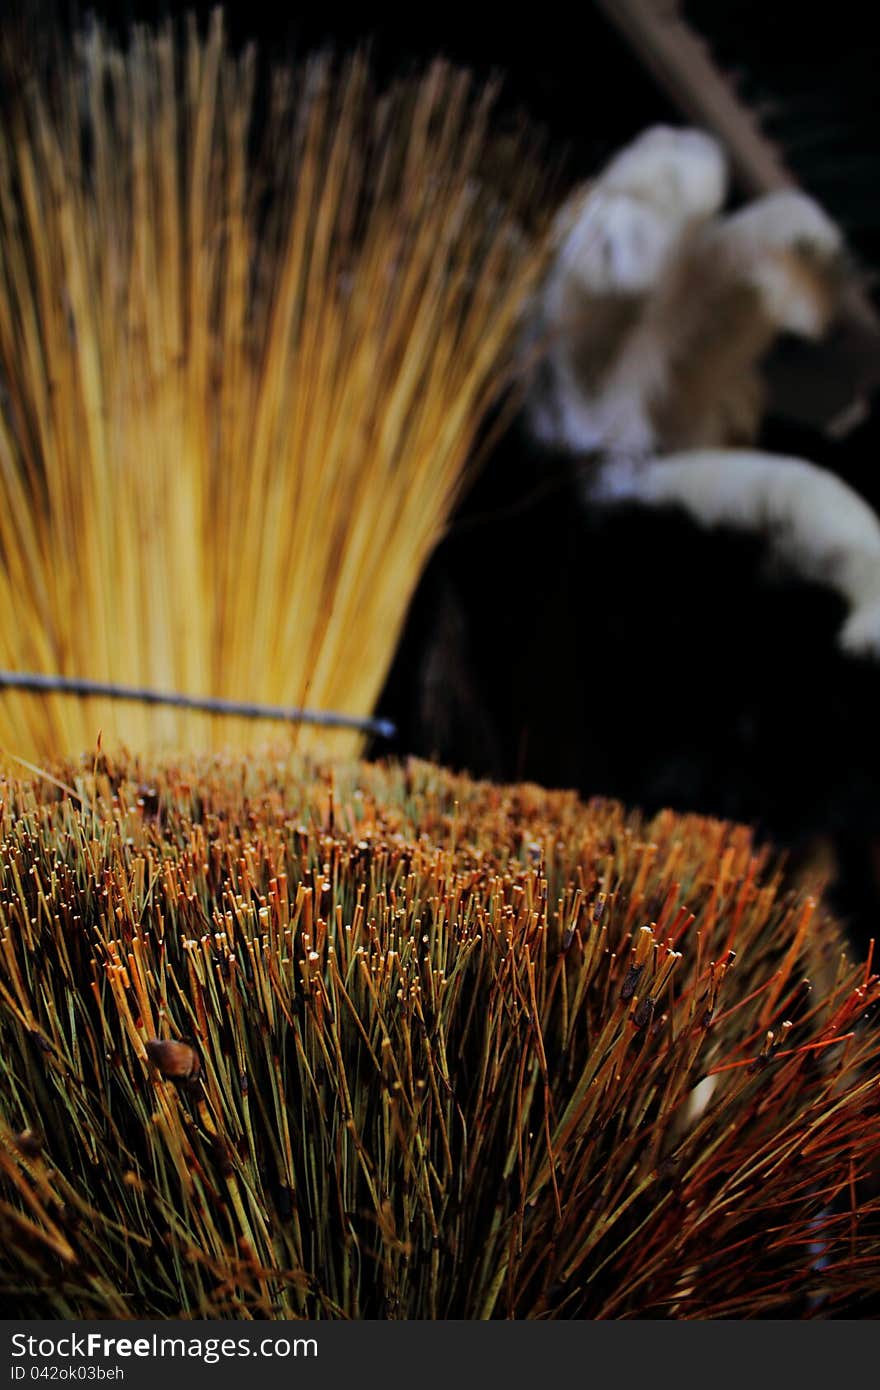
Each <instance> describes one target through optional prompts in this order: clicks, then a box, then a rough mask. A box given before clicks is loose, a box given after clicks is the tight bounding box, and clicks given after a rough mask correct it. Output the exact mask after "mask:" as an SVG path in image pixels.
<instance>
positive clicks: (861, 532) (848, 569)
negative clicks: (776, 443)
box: [589, 449, 880, 657]
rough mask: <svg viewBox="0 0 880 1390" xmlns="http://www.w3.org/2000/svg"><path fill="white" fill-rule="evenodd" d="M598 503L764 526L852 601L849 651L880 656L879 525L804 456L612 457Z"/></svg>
mask: <svg viewBox="0 0 880 1390" xmlns="http://www.w3.org/2000/svg"><path fill="white" fill-rule="evenodd" d="M589 497H590V499H592V500H595V501H605V502H610V501H615V500H616V501H622V500H625V499H632V500H638V501H640V502H644V503H647V504H649V505H651V506H680V507H683V508H684V509H685V510H686V511H687V512H688V513H689V514H690V515H691V516H692V517H693V518H694V519H695V520H696V521H697V522H699V523H700V524H701V525H702V526H706V527H711V526H719V525H726V526H732V527H737V528H741V529H744V530H748V531H757V532H759V533H761V532H765V533H767V534H768V536H769V537H770V539H771V543H772V546H773V550H774V552H775V553H776V554H777V555H778V556H779V558H780V559H781V560H783V561H784V562H785V563H786V564H788V565H789V566H791V568H792V569H793V570H794V571H795V573H797V574H800V575H801V576H802V577H803V578H805V579H810V580H817V581H819V582H820V583H824V584H827V585H829V586H830V587H831V588H833V589H835V590H836V591H837V592H838V593H840V594H841V596H842V597H843V598H844V599H845V600H846V601H847V603H848V604H849V605H850V614H849V617H848V619H847V621H846V623H845V624H844V626H843V628H842V629H841V632H840V637H839V641H840V645H841V646H842V647H843V648H844V650H846V651H849V652H852V653H856V654H865V655H868V654H870V655H873V656H875V657H878V656H880V522H878V519H877V517H876V515H875V513H874V512H873V511H872V510H871V508H870V507H869V506H868V505H867V503H865V502H864V501H863V500H862V499H861V497H859V496H858V494H857V493H855V492H854V491H853V490H852V488H850V487H848V486H847V485H846V483H843V482H841V480H840V479H839V478H836V477H834V475H833V474H832V473H828V472H827V471H826V470H825V469H822V468H818V467H816V465H815V464H812V463H807V462H805V461H804V460H803V459H796V458H785V457H780V456H777V455H775V454H766V453H760V452H758V451H756V450H749V449H701V450H694V451H692V452H687V453H681V454H670V455H669V456H668V457H666V458H661V459H656V460H652V461H651V462H649V463H645V464H642V465H632V464H628V463H624V462H615V461H611V462H609V463H607V464H606V465H605V467H604V468H603V469H602V470H601V471H600V473H599V475H598V479H597V481H596V482H595V483H594V484H593V486H592V487H591V489H590V492H589Z"/></svg>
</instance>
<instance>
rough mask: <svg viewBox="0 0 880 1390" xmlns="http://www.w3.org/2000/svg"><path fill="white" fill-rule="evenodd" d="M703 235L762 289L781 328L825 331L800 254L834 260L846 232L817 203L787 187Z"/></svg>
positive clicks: (809, 334)
mask: <svg viewBox="0 0 880 1390" xmlns="http://www.w3.org/2000/svg"><path fill="white" fill-rule="evenodd" d="M705 235H706V236H707V238H708V239H709V241H710V243H713V242H714V243H715V244H717V247H718V250H719V253H720V254H721V255H723V256H725V257H727V258H730V259H731V260H732V262H733V265H735V267H736V269H737V270H738V271H739V274H740V275H741V277H742V279H743V280H744V281H747V282H750V283H751V284H753V285H754V286H755V288H756V289H757V290H759V291H760V294H761V300H762V303H763V305H764V310H765V312H766V313H767V315H768V317H769V318H770V320H771V322H773V323H775V324H776V325H777V326H778V328H779V329H780V330H785V331H788V332H789V333H796V334H798V335H799V336H800V337H803V338H818V337H819V336H820V335H821V333H822V332H823V331H824V329H825V327H826V320H825V315H824V314H823V312H822V309H821V306H820V304H819V302H818V301H817V298H816V295H815V293H810V292H809V289H808V288H807V287H805V286H804V285H803V284H802V283H800V282H799V280H798V275H797V265H798V259H799V258H808V259H810V260H812V261H814V262H817V263H820V264H822V263H824V264H826V265H830V264H831V263H833V262H834V261H835V260H836V259H837V258H838V257H839V256H840V255H841V252H842V250H843V237H842V235H841V232H840V229H839V227H837V226H836V225H835V223H834V222H832V221H831V219H830V218H829V217H828V216H827V215H826V214H825V213H824V212H823V211H822V209H821V208H820V207H819V205H818V203H816V202H814V200H813V199H812V198H809V197H807V195H806V194H805V193H799V192H796V191H795V190H794V189H783V190H781V191H780V192H778V193H770V194H768V195H767V196H766V197H764V198H758V199H756V200H755V202H753V203H749V205H748V206H747V207H745V208H743V209H742V210H741V211H740V212H737V213H734V214H733V215H732V216H730V217H725V218H723V219H721V220H719V221H718V222H717V223H715V225H714V226H712V227H711V228H708V229H707V231H706V233H705ZM786 253H788V254H786Z"/></svg>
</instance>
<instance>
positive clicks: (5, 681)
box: [0, 671, 397, 738]
mask: <svg viewBox="0 0 880 1390" xmlns="http://www.w3.org/2000/svg"><path fill="white" fill-rule="evenodd" d="M3 689H9V690H29V691H33V692H35V693H36V694H44V693H46V692H48V691H54V692H57V693H58V694H61V695H100V696H104V697H105V698H107V699H109V700H135V701H138V702H140V703H141V704H144V705H173V706H174V707H175V708H176V709H192V710H198V711H200V712H202V713H205V714H234V715H236V716H237V717H238V718H240V719H278V720H283V721H284V722H285V723H290V724H319V725H321V726H323V727H326V728H330V729H357V730H359V731H360V732H361V733H365V734H375V735H376V736H377V737H378V738H394V736H395V734H396V732H397V729H396V728H395V726H394V724H392V723H391V721H390V720H389V719H371V718H361V717H360V716H358V715H356V714H337V713H335V712H334V711H332V710H314V709H295V708H290V707H288V706H285V705H253V704H246V703H243V702H241V701H238V700H224V699H220V698H217V697H214V696H210V695H205V696H202V695H180V694H176V693H174V692H165V691H161V690H150V689H147V688H143V687H141V686H134V685H113V684H110V683H108V682H106V681H90V680H80V679H79V678H77V677H74V676H44V675H41V674H40V673H38V672H36V671H0V690H3Z"/></svg>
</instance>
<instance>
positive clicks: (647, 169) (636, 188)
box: [526, 126, 727, 453]
mask: <svg viewBox="0 0 880 1390" xmlns="http://www.w3.org/2000/svg"><path fill="white" fill-rule="evenodd" d="M726 182H727V168H726V164H725V159H724V155H723V153H722V150H721V147H720V145H719V144H718V143H717V141H715V140H714V139H712V137H711V136H709V135H705V134H704V133H703V132H702V131H699V130H676V129H673V128H671V127H668V126H655V127H652V128H651V129H650V130H647V131H645V132H644V134H642V135H641V136H639V138H638V139H637V140H635V141H633V143H632V144H631V145H628V146H627V147H626V149H624V150H623V151H621V153H620V154H618V155H617V156H616V157H615V158H614V159H613V160H612V161H611V163H610V164H609V165H607V167H606V168H605V170H604V171H603V173H602V174H601V175H600V176H599V178H598V179H597V180H596V182H595V183H593V184H591V185H590V186H588V187H587V188H586V189H585V190H580V191H579V192H578V193H576V194H575V195H574V196H573V197H572V198H571V199H569V201H568V202H567V203H566V204H565V205H564V207H563V208H562V209H561V211H560V212H559V213H558V214H557V217H556V221H555V224H554V242H555V254H554V258H553V261H552V264H551V267H550V271H549V273H548V275H547V277H546V280H545V281H544V284H543V286H542V288H541V290H540V292H539V294H538V296H537V297H536V300H535V302H534V304H533V306H532V310H531V314H530V322H529V323H528V331H527V333H526V344H527V347H526V350H527V351H528V352H531V351H533V350H534V348H535V345H536V343H537V344H539V345H540V346H541V347H542V349H543V350H544V352H545V353H546V357H545V365H546V368H547V375H546V376H545V379H544V384H543V385H542V386H541V387H540V388H538V389H537V390H536V391H534V392H533V393H532V395H531V397H530V400H529V404H528V413H529V423H530V427H531V429H532V432H533V434H534V435H535V437H536V438H537V439H539V440H540V441H541V442H542V443H545V444H548V445H550V446H553V447H562V448H566V449H569V450H572V451H573V452H575V453H580V452H591V451H593V450H596V449H602V448H605V447H607V446H608V445H609V444H613V446H614V447H616V448H618V449H627V450H634V451H644V450H646V449H648V448H650V447H651V444H652V442H653V433H652V431H651V428H650V425H649V423H648V420H647V414H646V409H645V401H646V400H647V398H648V397H649V396H650V395H652V394H654V393H656V392H658V391H660V390H662V387H663V382H664V379H665V370H666V363H665V359H664V358H663V357H662V356H661V355H660V354H658V350H657V346H656V344H655V342H654V341H653V337H652V335H651V334H650V333H649V334H647V335H644V334H643V335H641V337H640V336H639V335H638V333H636V335H635V336H634V337H633V338H632V339H631V341H630V342H629V343H628V345H627V350H626V354H625V357H624V358H621V359H620V360H618V361H616V362H610V363H609V364H608V371H607V373H605V374H604V375H603V377H602V380H601V382H600V383H596V382H582V381H580V380H578V377H577V372H576V370H575V367H574V364H573V362H572V359H571V353H570V351H569V343H570V340H571V336H572V335H576V334H577V333H578V332H579V330H580V328H581V324H580V322H579V318H580V316H581V315H583V318H584V322H585V323H586V324H587V325H588V323H589V315H590V307H589V301H590V299H594V300H595V299H601V298H602V297H603V296H616V297H622V296H634V297H635V296H647V295H648V294H650V292H651V290H652V289H653V288H654V286H655V285H656V284H657V283H658V281H659V280H660V279H662V276H663V274H664V273H665V271H666V269H667V267H668V265H669V262H670V260H671V259H672V257H673V256H674V255H675V254H676V252H677V250H678V247H679V243H680V240H681V237H682V236H683V235H684V234H685V232H686V231H687V230H688V229H689V228H691V227H693V226H696V225H699V224H700V223H701V222H702V221H704V220H705V219H706V218H709V217H711V216H712V215H713V214H714V213H716V212H717V211H718V209H719V208H720V207H721V204H722V203H723V201H724V194H725V188H726ZM642 338H644V341H642Z"/></svg>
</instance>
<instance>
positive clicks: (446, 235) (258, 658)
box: [0, 12, 536, 758]
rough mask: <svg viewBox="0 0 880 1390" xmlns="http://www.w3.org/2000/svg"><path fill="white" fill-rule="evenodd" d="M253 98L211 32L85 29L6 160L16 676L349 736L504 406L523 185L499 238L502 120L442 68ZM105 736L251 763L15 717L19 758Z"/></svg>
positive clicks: (104, 713) (179, 718)
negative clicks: (475, 445) (318, 712)
mask: <svg viewBox="0 0 880 1390" xmlns="http://www.w3.org/2000/svg"><path fill="white" fill-rule="evenodd" d="M256 74H257V67H256V60H255V56H254V53H253V51H251V50H248V51H246V52H245V53H244V54H242V55H241V56H234V55H232V54H231V53H230V52H229V51H228V50H227V48H226V46H225V43H224V38H223V29H222V21H221V17H220V14H219V12H217V13H216V14H215V16H214V18H213V21H212V23H211V25H210V28H209V31H208V33H207V36H206V37H204V38H203V37H200V36H199V34H198V32H197V30H196V27H195V25H194V24H191V25H190V27H189V31H188V35H187V37H186V38H185V40H180V39H179V38H178V37H176V36H175V32H174V31H172V30H171V29H170V28H168V29H165V30H163V31H162V32H159V33H153V32H149V31H146V30H143V29H136V30H135V31H134V32H133V34H132V36H131V40H130V46H129V47H128V49H127V50H126V51H124V52H123V51H120V50H118V49H117V48H115V47H113V46H112V45H111V44H109V43H108V42H107V41H106V39H105V37H104V36H103V35H102V32H101V30H100V28H98V27H93V28H92V29H91V30H90V31H89V33H88V34H87V35H86V36H84V37H82V38H81V39H80V40H79V42H78V45H77V48H76V52H75V54H70V55H68V56H67V58H66V59H65V60H64V61H63V62H62V63H61V64H60V66H59V70H58V71H57V72H56V73H55V74H54V79H55V80H54V81H53V83H52V84H46V85H45V87H38V85H37V84H36V83H31V84H25V85H24V87H23V90H22V91H20V92H19V93H18V95H17V99H16V100H14V101H13V103H12V107H11V114H10V116H9V120H8V121H7V122H6V124H5V126H4V128H3V129H2V130H0V379H2V381H3V390H2V393H0V613H2V619H0V667H8V668H11V669H15V670H33V671H37V672H45V673H50V674H60V675H70V676H75V677H83V678H90V679H94V680H104V681H115V682H119V683H123V684H134V685H148V686H152V687H154V688H158V689H165V690H180V691H182V692H184V693H187V694H194V695H209V696H227V697H229V698H232V699H238V700H247V701H254V702H257V701H258V702H262V703H269V704H283V705H298V706H302V705H310V706H312V707H315V708H329V709H336V710H339V711H342V712H345V713H352V714H360V715H363V714H368V713H370V712H371V710H372V707H373V704H374V702H375V700H376V698H377V696H378V693H379V690H380V688H381V684H382V681H383V677H384V675H385V673H386V669H387V666H388V664H389V661H390V658H391V656H392V654H393V650H394V646H395V642H396V639H397V636H398V633H399V630H400V627H401V625H402V622H403V619H404V616H405V613H406V609H407V605H408V602H409V599H410V597H411V595H412V592H413V590H414V587H415V584H416V582H417V580H418V578H419V575H420V573H421V571H422V569H423V567H424V564H425V562H426V559H427V557H428V555H429V553H430V551H431V549H432V547H433V546H434V544H435V543H436V541H437V539H438V537H439V535H440V534H441V532H442V528H443V526H444V523H445V521H446V519H447V518H448V514H449V511H450V508H451V506H452V504H453V502H454V500H455V498H456V495H457V492H458V489H459V487H460V485H461V482H462V477H463V473H464V469H465V465H466V460H467V456H468V449H469V446H470V444H471V442H472V437H473V433H474V430H475V428H476V425H477V424H478V422H479V420H480V418H481V416H482V415H483V413H484V411H485V409H486V406H487V403H488V401H489V399H490V397H491V395H492V393H493V392H494V391H496V390H497V389H498V388H499V385H500V383H501V381H502V380H503V376H504V372H505V370H506V367H507V362H508V356H507V353H506V348H507V344H508V342H509V339H510V334H511V328H512V325H513V323H514V320H515V316H516V313H517V308H518V305H519V304H520V302H521V299H522V296H523V294H524V292H525V291H526V289H527V287H528V285H529V284H530V283H531V278H532V274H533V270H534V253H533V252H532V250H531V249H530V245H529V243H528V242H527V239H526V238H524V237H522V236H521V235H519V234H518V232H517V226H518V222H517V216H518V214H519V213H520V212H522V211H524V210H525V208H526V207H527V205H529V204H530V203H531V201H532V200H533V195H534V194H535V191H536V180H535V166H534V164H533V163H530V162H529V161H528V160H526V159H524V158H522V157H520V159H519V172H518V175H517V176H516V177H514V178H512V179H508V182H507V186H506V192H507V194H508V195H509V197H506V199H505V202H504V204H503V205H501V203H500V201H499V199H498V198H496V197H494V196H493V194H492V191H491V189H490V188H487V187H486V186H484V183H482V182H481V178H480V175H481V172H482V167H483V162H484V161H485V160H486V159H487V158H488V157H489V156H488V152H489V150H490V147H491V141H490V135H489V124H488V123H489V116H490V108H491V104H492V99H493V96H492V93H491V92H490V91H488V90H484V91H475V90H474V89H473V85H472V83H471V82H470V79H469V78H468V76H467V74H465V73H462V72H459V71H455V70H453V69H451V68H449V67H447V66H444V65H443V64H440V63H438V64H436V65H435V66H434V67H432V68H431V69H430V71H428V72H427V73H426V74H425V75H424V76H423V77H422V78H420V79H413V80H408V81H403V82H400V83H398V84H397V85H396V86H395V87H393V88H392V89H391V90H389V91H387V92H385V93H384V94H383V95H381V96H377V95H376V93H375V92H374V91H373V90H372V87H371V81H370V74H369V69H368V64H367V61H366V59H365V57H364V56H363V55H359V56H355V57H353V58H351V59H349V60H348V61H346V62H345V63H344V64H340V63H337V62H335V61H334V60H333V59H332V58H331V57H329V56H327V55H321V56H317V57H314V58H312V59H310V60H309V61H308V62H306V63H305V64H304V66H303V67H302V68H301V69H299V70H297V71H295V72H290V71H286V70H277V71H275V72H274V73H273V74H272V76H271V81H270V82H269V81H267V84H266V93H267V94H263V95H264V97H265V99H264V100H262V98H261V99H259V100H258V97H260V94H261V93H262V92H263V89H262V87H261V86H259V84H258V83H257V75H256ZM255 92H256V95H255ZM499 148H500V147H499ZM498 157H499V159H500V158H501V157H502V155H501V154H500V153H499V155H498ZM506 157H507V161H508V164H510V163H511V161H513V160H514V159H515V158H516V152H515V151H514V150H508V151H507V155H506ZM99 728H101V729H103V731H104V739H105V743H114V742H117V741H119V740H123V741H125V742H127V743H128V744H129V745H130V746H134V747H137V748H139V749H141V750H144V749H147V748H151V747H157V746H165V747H172V748H173V747H186V746H189V747H192V746H194V745H195V746H198V745H200V744H201V745H204V744H206V743H207V744H209V746H210V742H211V741H214V740H219V741H221V742H223V743H228V742H230V741H233V742H239V743H246V742H249V741H251V740H252V739H253V729H252V727H251V728H249V727H248V726H247V725H236V724H234V723H231V722H229V721H225V722H220V721H217V722H215V723H213V724H211V723H209V722H208V721H207V720H206V719H204V718H201V719H200V718H199V716H197V715H185V714H180V713H172V712H169V711H167V710H166V711H160V710H157V709H149V710H146V709H143V708H139V707H137V706H120V705H111V704H108V703H102V702H101V701H98V700H92V701H86V702H83V703H77V702H74V701H72V700H70V699H68V698H66V697H63V696H57V695H56V696H48V697H35V696H33V695H26V694H21V693H5V694H4V693H0V744H3V745H5V746H6V747H8V748H10V749H11V750H12V751H14V752H16V753H18V754H20V755H22V756H27V757H38V758H44V757H51V756H55V755H57V754H59V753H63V752H65V751H66V752H71V753H74V752H75V753H78V752H80V751H81V750H82V749H83V748H87V747H90V746H92V745H93V743H94V739H95V734H96V732H97V730H98V729H99ZM303 737H304V741H307V740H308V738H309V737H315V735H313V734H312V735H309V734H306V735H304V736H303ZM325 737H326V736H325ZM333 746H334V748H335V749H336V750H337V751H339V752H340V753H342V752H344V751H345V750H346V746H347V736H346V735H342V736H341V737H337V739H336V741H335V742H334V745H333ZM348 747H351V736H348Z"/></svg>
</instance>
